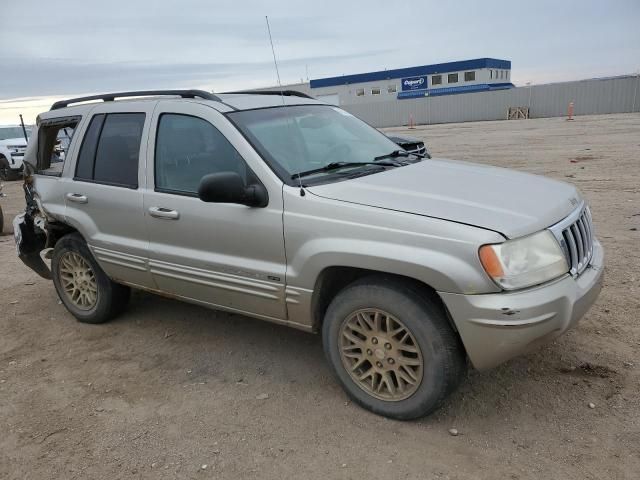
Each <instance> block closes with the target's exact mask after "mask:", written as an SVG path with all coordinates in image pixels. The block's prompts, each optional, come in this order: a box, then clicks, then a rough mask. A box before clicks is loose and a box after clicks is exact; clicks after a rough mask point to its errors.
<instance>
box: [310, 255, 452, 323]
mask: <svg viewBox="0 0 640 480" xmlns="http://www.w3.org/2000/svg"><path fill="white" fill-rule="evenodd" d="M367 277H371V278H372V279H377V281H381V282H384V281H385V280H386V281H389V280H390V281H395V282H400V283H403V284H404V285H406V287H407V288H410V289H412V290H414V291H415V292H417V293H419V294H421V295H424V296H426V297H428V298H429V299H431V300H432V301H434V302H435V303H436V304H437V305H439V306H441V308H442V310H443V311H444V312H445V315H446V317H447V321H448V322H449V325H450V326H451V328H452V330H453V331H454V332H455V333H456V335H458V331H457V329H456V326H455V323H454V322H453V319H452V318H451V315H450V313H449V311H448V310H447V307H446V305H445V304H444V302H443V301H442V299H441V298H440V296H439V295H438V293H437V292H436V290H435V289H434V288H433V287H432V286H431V285H429V284H427V283H425V282H423V281H422V280H419V279H416V278H412V277H409V276H406V275H400V274H397V273H389V272H385V271H380V270H372V269H367V268H359V267H352V266H338V265H334V266H329V267H326V268H324V269H323V270H322V271H321V272H320V274H319V275H318V277H317V279H316V283H315V286H314V289H313V295H312V297H311V316H312V322H313V330H314V331H319V330H321V329H322V323H323V321H324V316H325V313H326V311H327V308H328V307H329V304H330V303H331V301H332V300H333V298H335V296H336V295H337V294H338V293H340V292H341V291H342V290H344V289H345V288H346V287H347V286H349V285H351V284H352V283H354V282H357V281H359V280H362V279H364V278H367Z"/></svg>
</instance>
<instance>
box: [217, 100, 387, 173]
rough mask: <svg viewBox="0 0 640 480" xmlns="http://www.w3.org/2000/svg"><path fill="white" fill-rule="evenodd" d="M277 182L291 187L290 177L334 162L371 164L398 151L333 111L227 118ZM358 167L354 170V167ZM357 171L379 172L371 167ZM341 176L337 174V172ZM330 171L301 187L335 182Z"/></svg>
mask: <svg viewBox="0 0 640 480" xmlns="http://www.w3.org/2000/svg"><path fill="white" fill-rule="evenodd" d="M228 116H229V117H230V118H231V120H232V121H233V122H234V123H235V124H236V125H237V126H238V128H239V129H240V130H241V131H242V132H243V133H244V135H245V136H246V137H247V138H248V139H249V141H250V142H251V143H252V144H253V145H254V147H255V148H256V149H257V150H258V152H259V153H260V154H261V155H262V157H263V158H264V159H265V160H266V161H267V162H268V163H269V164H270V165H271V167H272V168H273V169H274V170H275V172H276V173H277V174H278V176H279V177H280V178H281V179H282V180H284V181H285V182H286V183H288V184H290V185H295V184H297V180H292V179H291V177H292V175H295V174H298V173H300V172H308V171H310V170H315V169H322V168H323V167H326V166H327V165H329V164H334V163H336V162H345V163H364V162H372V161H373V160H374V159H375V158H376V157H379V156H382V155H387V154H389V153H391V152H393V151H394V150H398V148H399V147H398V146H397V145H396V144H395V143H393V142H392V141H391V140H389V139H388V138H387V137H385V136H384V135H383V134H382V133H380V132H379V131H377V130H376V129H375V128H373V127H370V126H369V125H367V124H366V123H364V122H363V121H362V120H359V119H357V118H356V117H354V116H353V115H351V114H350V113H347V112H345V111H344V110H341V109H339V108H337V107H332V106H328V105H299V106H291V107H276V108H263V109H257V110H245V111H240V112H232V113H229V114H228ZM357 166H358V165H356V167H357ZM362 168H363V169H364V168H366V169H369V168H370V169H371V172H379V171H381V170H382V169H379V168H376V167H375V165H366V166H365V165H363V166H362ZM340 173H342V172H340ZM336 175H338V173H337V172H336V171H333V170H331V169H329V170H327V171H321V172H318V173H317V174H315V175H314V178H308V179H305V183H308V182H317V181H329V180H335V178H336V177H335V176H336Z"/></svg>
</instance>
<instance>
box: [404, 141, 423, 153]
mask: <svg viewBox="0 0 640 480" xmlns="http://www.w3.org/2000/svg"><path fill="white" fill-rule="evenodd" d="M403 148H404V149H405V150H406V151H407V152H409V153H417V154H419V155H424V154H425V152H426V151H427V149H426V148H425V146H424V143H422V142H420V143H407V144H404V145H403Z"/></svg>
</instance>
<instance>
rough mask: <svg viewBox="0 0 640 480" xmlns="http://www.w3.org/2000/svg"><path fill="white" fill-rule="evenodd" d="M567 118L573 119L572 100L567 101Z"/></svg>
mask: <svg viewBox="0 0 640 480" xmlns="http://www.w3.org/2000/svg"><path fill="white" fill-rule="evenodd" d="M567 120H573V102H569V107H567Z"/></svg>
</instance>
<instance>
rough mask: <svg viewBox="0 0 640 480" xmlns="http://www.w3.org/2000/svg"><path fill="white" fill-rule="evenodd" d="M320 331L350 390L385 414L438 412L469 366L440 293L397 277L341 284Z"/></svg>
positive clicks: (411, 416) (406, 417)
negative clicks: (438, 296)
mask: <svg viewBox="0 0 640 480" xmlns="http://www.w3.org/2000/svg"><path fill="white" fill-rule="evenodd" d="M394 332H395V333H394ZM322 336H323V345H324V350H325V354H326V356H327V359H328V360H329V363H330V364H331V366H332V368H333V371H334V373H335V375H336V376H337V378H338V380H339V381H340V383H341V384H342V386H343V388H344V389H345V391H346V392H347V394H348V395H349V396H350V397H351V398H352V399H353V400H354V401H355V402H356V403H358V404H359V405H361V406H362V407H364V408H366V409H368V410H371V411H372V412H374V413H377V414H379V415H383V416H385V417H390V418H394V419H398V420H410V419H414V418H418V417H422V416H425V415H427V414H429V413H431V412H433V411H434V410H436V409H437V408H438V407H439V406H440V405H441V404H442V403H443V401H444V399H445V398H446V397H447V396H448V395H449V394H450V393H451V392H453V390H455V388H456V387H457V385H458V384H459V382H460V380H461V379H462V377H463V376H464V374H465V371H466V357H465V354H464V349H463V347H462V345H461V343H460V339H459V338H458V336H457V335H456V333H455V332H454V331H453V329H452V328H451V326H450V325H449V322H448V321H447V318H446V313H445V311H444V308H443V306H442V304H441V303H440V302H439V301H438V299H437V297H435V295H432V294H430V293H429V292H428V291H423V290H422V289H419V288H416V286H415V285H414V284H413V283H411V282H409V281H403V280H401V279H397V278H395V277H389V276H385V275H375V276H370V277H366V278H363V279H361V280H358V281H356V282H354V283H353V284H351V285H349V286H348V287H346V288H345V289H344V290H342V291H341V292H340V293H339V294H338V295H337V296H336V297H335V298H334V299H333V301H332V302H331V304H330V305H329V308H328V309H327V313H326V315H325V319H324V323H323V326H322ZM363 377H364V378H363Z"/></svg>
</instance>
